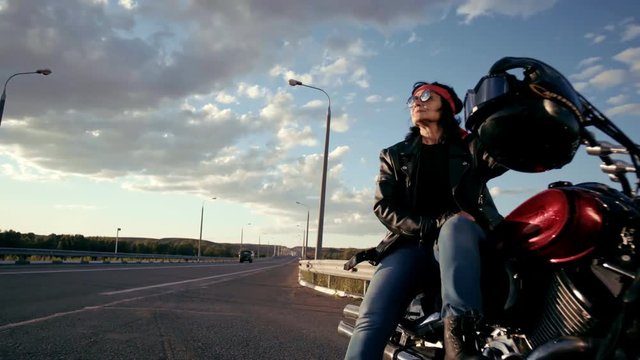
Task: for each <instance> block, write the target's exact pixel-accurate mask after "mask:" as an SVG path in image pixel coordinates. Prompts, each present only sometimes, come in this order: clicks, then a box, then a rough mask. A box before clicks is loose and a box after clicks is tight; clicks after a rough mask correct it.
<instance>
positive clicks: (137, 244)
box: [0, 230, 359, 259]
mask: <svg viewBox="0 0 640 360" xmlns="http://www.w3.org/2000/svg"><path fill="white" fill-rule="evenodd" d="M115 245H116V238H115V237H108V236H84V235H59V234H49V235H37V234H34V233H20V232H17V231H13V230H7V231H2V232H0V247H12V248H33V249H56V250H78V251H99V252H114V251H115ZM242 248H243V249H246V250H252V251H253V252H254V253H256V254H258V253H260V256H261V257H263V256H269V255H270V254H272V253H273V250H271V248H267V246H266V245H262V246H261V247H260V251H258V245H256V244H244V245H243V246H242ZM290 250H292V251H297V252H298V253H299V252H300V247H297V248H293V249H290ZM239 251H240V244H226V243H214V242H210V241H206V240H203V241H202V242H201V245H200V253H201V255H202V256H210V257H235V256H237V255H238V252H239ZM358 251H359V249H353V248H347V249H336V248H323V249H322V253H323V256H322V258H323V259H349V258H350V257H351V256H353V254H355V253H356V252H358ZM118 252H119V253H134V254H162V255H184V256H197V255H198V240H197V239H176V238H166V239H149V238H119V239H118Z"/></svg>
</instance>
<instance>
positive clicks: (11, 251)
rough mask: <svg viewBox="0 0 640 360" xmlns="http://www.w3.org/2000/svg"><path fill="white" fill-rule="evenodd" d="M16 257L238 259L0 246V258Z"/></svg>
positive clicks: (21, 259) (59, 259)
mask: <svg viewBox="0 0 640 360" xmlns="http://www.w3.org/2000/svg"><path fill="white" fill-rule="evenodd" d="M6 257H17V258H18V259H17V260H16V263H17V264H20V263H22V264H24V263H29V262H30V260H29V258H31V257H48V258H52V259H54V260H52V261H53V262H63V261H65V260H68V259H80V260H81V261H82V260H83V259H87V258H89V259H95V260H98V259H102V261H103V262H106V261H108V260H109V259H120V260H122V259H138V260H142V259H144V260H149V261H151V260H161V261H167V260H168V261H201V262H222V261H238V259H237V258H236V257H232V258H230V257H210V256H200V257H198V256H193V255H170V254H138V253H115V252H102V251H78V250H57V249H32V248H7V247H0V258H3V259H4V258H6ZM55 259H57V261H56V260H55Z"/></svg>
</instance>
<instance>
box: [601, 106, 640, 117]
mask: <svg viewBox="0 0 640 360" xmlns="http://www.w3.org/2000/svg"><path fill="white" fill-rule="evenodd" d="M605 113H606V114H607V115H608V116H616V115H634V116H638V115H640V104H637V103H636V104H624V105H620V106H615V107H612V108H609V109H607V110H606V111H605Z"/></svg>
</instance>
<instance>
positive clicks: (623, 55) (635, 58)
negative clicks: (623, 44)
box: [613, 48, 640, 74]
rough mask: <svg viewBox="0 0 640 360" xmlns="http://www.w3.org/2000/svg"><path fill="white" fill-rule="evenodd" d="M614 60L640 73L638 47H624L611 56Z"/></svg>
mask: <svg viewBox="0 0 640 360" xmlns="http://www.w3.org/2000/svg"><path fill="white" fill-rule="evenodd" d="M613 58H614V59H615V60H617V61H620V62H622V63H625V64H627V65H629V70H631V71H632V72H634V73H636V74H640V48H628V49H625V50H623V51H621V52H619V53H618V54H616V55H615V56H614V57H613Z"/></svg>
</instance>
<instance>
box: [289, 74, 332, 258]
mask: <svg viewBox="0 0 640 360" xmlns="http://www.w3.org/2000/svg"><path fill="white" fill-rule="evenodd" d="M289 85H291V86H304V87H308V88H311V89H315V90H319V91H322V92H323V93H324V94H325V95H327V99H328V100H329V105H328V106H327V129H326V134H325V137H324V159H323V162H322V185H321V188H320V211H319V215H318V240H317V243H316V256H315V259H316V260H318V259H320V258H322V231H323V227H324V202H325V195H326V192H327V162H328V161H329V131H330V128H331V98H330V97H329V94H327V92H326V91H324V90H322V89H320V88H317V87H315V86H311V85H305V84H303V83H302V82H301V81H298V80H294V79H289Z"/></svg>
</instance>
